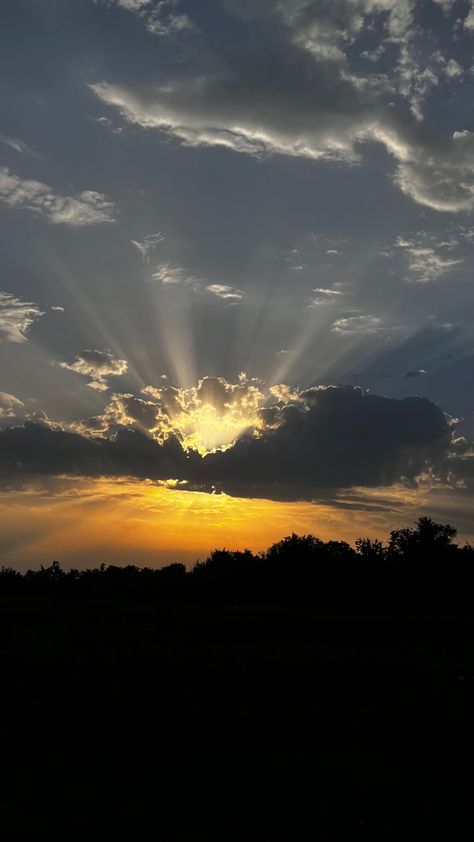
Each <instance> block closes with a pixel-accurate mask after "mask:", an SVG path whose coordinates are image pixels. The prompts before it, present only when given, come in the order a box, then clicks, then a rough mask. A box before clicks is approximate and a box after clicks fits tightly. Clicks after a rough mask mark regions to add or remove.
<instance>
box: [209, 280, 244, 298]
mask: <svg viewBox="0 0 474 842" xmlns="http://www.w3.org/2000/svg"><path fill="white" fill-rule="evenodd" d="M206 290H207V292H210V293H211V294H212V295H216V296H217V298H224V299H228V300H231V301H240V299H241V298H243V297H244V295H245V293H244V292H242V290H241V289H234V288H233V287H231V286H229V285H228V284H209V285H208V286H207V287H206Z"/></svg>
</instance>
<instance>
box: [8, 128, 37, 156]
mask: <svg viewBox="0 0 474 842" xmlns="http://www.w3.org/2000/svg"><path fill="white" fill-rule="evenodd" d="M0 143H3V145H4V146H9V147H10V149H13V150H14V151H15V152H19V153H20V154H21V155H30V156H31V157H33V158H39V157H40V156H39V155H38V153H37V152H35V151H34V149H32V148H31V146H28V144H27V143H25V141H24V140H21V138H19V137H9V136H8V135H5V134H0Z"/></svg>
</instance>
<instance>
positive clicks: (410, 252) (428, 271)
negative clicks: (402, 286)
mask: <svg viewBox="0 0 474 842" xmlns="http://www.w3.org/2000/svg"><path fill="white" fill-rule="evenodd" d="M395 244H396V246H397V247H398V248H399V249H402V250H403V252H404V253H405V254H406V256H407V260H408V271H409V273H410V276H411V277H412V279H413V280H414V281H417V282H418V283H429V282H430V281H437V280H439V279H440V278H441V277H442V276H443V275H446V274H447V273H449V272H450V271H451V270H453V269H455V268H456V267H458V266H459V265H461V264H462V263H463V261H462V260H461V259H460V258H455V257H451V256H447V255H446V254H445V252H446V250H447V249H448V250H449V249H450V248H452V247H453V245H456V243H454V244H453V243H452V242H450V241H446V242H438V241H437V240H436V238H433V237H427V236H426V235H420V236H418V237H415V238H414V239H409V240H408V239H404V238H403V237H398V239H397V240H396V243H395ZM443 252H444V254H443Z"/></svg>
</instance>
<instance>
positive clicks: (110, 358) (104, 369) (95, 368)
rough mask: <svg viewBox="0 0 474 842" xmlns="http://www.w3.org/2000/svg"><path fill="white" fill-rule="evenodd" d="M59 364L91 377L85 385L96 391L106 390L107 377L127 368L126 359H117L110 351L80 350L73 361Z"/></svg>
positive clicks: (121, 372) (116, 374)
mask: <svg viewBox="0 0 474 842" xmlns="http://www.w3.org/2000/svg"><path fill="white" fill-rule="evenodd" d="M59 365H60V366H61V368H65V369H67V371H74V372H75V373H76V374H81V375H82V376H83V377H89V378H91V380H90V382H89V383H88V384H87V385H88V386H89V387H90V388H91V389H95V391H97V392H106V391H107V389H108V388H109V386H108V383H107V377H119V376H120V375H121V374H125V372H126V371H127V369H128V363H127V361H126V360H120V359H118V357H115V356H114V355H113V354H112V353H111V352H110V351H89V350H86V351H81V353H80V354H77V355H76V357H75V359H74V362H73V363H67V362H60V363H59Z"/></svg>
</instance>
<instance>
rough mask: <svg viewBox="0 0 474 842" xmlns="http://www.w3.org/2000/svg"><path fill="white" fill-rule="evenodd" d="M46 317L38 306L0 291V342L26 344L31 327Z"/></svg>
mask: <svg viewBox="0 0 474 842" xmlns="http://www.w3.org/2000/svg"><path fill="white" fill-rule="evenodd" d="M40 316H44V312H43V311H42V310H41V309H40V308H39V306H38V305H37V304H33V303H32V302H31V301H23V299H22V298H17V297H16V296H15V295H12V294H11V293H9V292H1V291H0V342H26V338H27V337H26V334H27V333H28V330H29V329H30V327H31V325H32V324H34V322H35V321H36V320H37V319H39V318H40Z"/></svg>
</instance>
